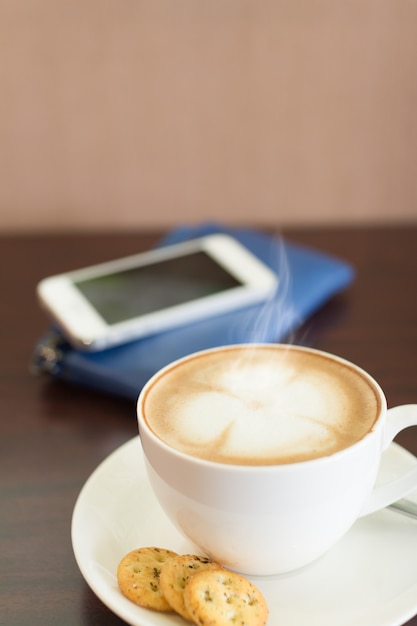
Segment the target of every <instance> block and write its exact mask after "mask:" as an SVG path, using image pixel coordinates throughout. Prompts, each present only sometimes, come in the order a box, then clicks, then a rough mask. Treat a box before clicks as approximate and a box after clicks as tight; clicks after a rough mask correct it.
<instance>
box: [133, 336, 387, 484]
mask: <svg viewBox="0 0 417 626" xmlns="http://www.w3.org/2000/svg"><path fill="white" fill-rule="evenodd" d="M248 348H252V349H253V348H255V349H257V348H269V349H270V348H273V349H289V350H296V351H297V352H307V353H312V354H317V355H319V356H322V357H325V358H327V359H331V360H333V361H337V362H338V363H341V364H342V365H345V366H347V367H350V368H353V369H354V370H355V371H356V372H357V373H358V374H359V375H360V376H362V377H363V378H365V379H366V380H367V381H368V383H369V384H370V385H371V387H372V388H373V389H374V390H375V392H376V394H377V396H378V400H379V410H378V415H377V417H376V419H375V422H374V423H373V425H372V427H371V429H370V430H369V432H367V433H366V434H365V435H364V436H363V437H362V438H361V439H359V440H358V441H355V442H354V443H353V444H351V445H349V446H347V447H346V448H342V449H341V450H338V451H336V452H332V453H330V454H327V455H323V456H320V457H317V458H313V459H306V460H303V461H293V462H287V463H276V464H269V465H263V464H260V463H259V464H253V465H252V464H251V465H248V464H244V463H241V464H239V463H225V462H221V461H210V460H209V459H204V458H201V457H197V456H193V455H191V454H188V453H186V452H182V451H181V450H178V449H177V448H174V447H173V446H171V445H169V444H167V443H166V442H165V441H163V440H162V439H160V438H159V437H158V436H157V435H156V434H155V433H154V431H153V430H152V428H151V427H150V426H149V424H148V423H147V420H146V418H145V417H144V411H143V410H142V409H143V405H144V401H145V399H146V395H147V393H148V390H149V389H150V388H151V387H152V386H153V385H154V384H155V382H156V381H157V380H158V379H159V378H161V377H163V376H164V374H165V373H166V372H169V371H170V370H172V369H173V368H175V367H177V366H180V365H181V364H182V363H186V362H188V361H190V360H191V359H193V358H197V357H200V356H204V355H205V354H212V353H215V352H223V351H225V350H236V349H239V350H245V349H248ZM386 412H387V401H386V397H385V394H384V392H383V390H382V388H381V386H380V385H379V383H378V382H377V381H376V380H375V378H374V377H373V376H372V375H371V374H369V373H368V372H367V371H366V370H364V369H363V368H362V367H360V366H359V365H356V364H355V363H353V362H352V361H349V360H348V359H345V358H344V357H340V356H338V355H335V354H332V353H331V352H326V351H325V350H320V349H317V348H311V347H309V346H299V345H295V344H285V343H270V342H268V343H240V344H228V345H224V346H215V347H212V348H205V349H203V350H198V351H196V352H192V353H190V354H187V355H185V356H183V357H180V358H179V359H175V360H174V361H172V362H170V363H168V364H167V365H165V366H164V367H162V368H160V369H159V370H158V371H157V372H155V374H153V375H152V376H151V377H150V378H149V379H148V381H147V382H146V383H145V385H144V386H143V387H142V389H141V391H140V393H139V395H138V398H137V403H136V415H137V420H138V427H139V436H140V437H141V434H142V432H143V430H145V431H146V436H147V437H148V438H149V439H151V440H152V441H153V442H154V444H156V445H157V446H158V447H160V448H161V449H162V450H165V451H166V452H167V453H169V454H170V455H171V456H173V457H175V458H178V459H183V460H188V462H190V463H192V464H195V465H196V466H200V467H204V466H205V467H210V468H211V469H213V468H223V470H224V469H227V470H229V471H231V470H233V469H234V470H235V471H239V472H242V471H245V472H248V473H254V472H259V471H261V472H265V473H268V472H272V471H277V470H278V469H279V471H284V470H285V469H289V468H296V467H302V468H305V467H306V465H310V464H314V466H318V465H323V464H327V463H329V462H331V460H332V459H334V458H336V457H337V458H341V457H342V456H346V455H348V454H350V453H351V451H352V449H355V450H356V449H358V448H359V447H362V446H364V445H366V443H367V441H368V440H369V438H370V437H373V436H374V434H375V433H376V432H377V431H378V430H379V429H381V428H382V423H383V417H384V415H385V414H386Z"/></svg>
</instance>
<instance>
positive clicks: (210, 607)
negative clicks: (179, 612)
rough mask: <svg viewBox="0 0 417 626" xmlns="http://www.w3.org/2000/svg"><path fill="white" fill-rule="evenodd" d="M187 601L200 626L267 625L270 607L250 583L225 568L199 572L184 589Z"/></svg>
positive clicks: (188, 607) (189, 610) (192, 615)
mask: <svg viewBox="0 0 417 626" xmlns="http://www.w3.org/2000/svg"><path fill="white" fill-rule="evenodd" d="M184 602H185V606H186V609H187V611H188V612H189V614H190V615H191V618H192V620H193V621H194V622H195V623H196V624H198V625H199V626H242V625H244V626H264V624H266V622H267V619H268V606H267V604H266V601H265V599H264V597H263V595H262V594H261V592H260V591H259V589H257V588H256V587H255V585H253V584H252V583H251V582H250V581H249V580H247V579H246V578H243V576H240V575H239V574H235V573H234V572H229V571H227V570H225V569H218V570H212V571H207V570H203V571H200V572H197V573H196V574H195V575H194V576H192V577H191V578H190V579H189V581H188V583H187V585H186V587H185V590H184Z"/></svg>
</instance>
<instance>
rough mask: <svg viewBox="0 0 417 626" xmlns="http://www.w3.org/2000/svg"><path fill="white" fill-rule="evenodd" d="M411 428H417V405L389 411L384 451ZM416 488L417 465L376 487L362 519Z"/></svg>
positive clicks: (397, 407)
mask: <svg viewBox="0 0 417 626" xmlns="http://www.w3.org/2000/svg"><path fill="white" fill-rule="evenodd" d="M409 426H417V404H405V405H403V406H396V407H394V408H392V409H389V410H388V411H387V417H386V422H385V432H384V441H383V450H385V449H386V448H388V446H389V445H390V444H391V443H392V441H393V439H394V437H395V436H396V435H398V433H399V432H400V431H402V430H404V429H405V428H408V427H409ZM416 488H417V465H416V467H414V468H413V469H411V470H409V471H407V472H405V473H404V474H402V475H401V476H398V477H397V478H395V479H394V480H392V481H389V482H388V483H385V484H383V485H379V486H377V487H374V489H373V491H372V492H371V495H370V496H369V498H368V500H367V502H366V504H365V506H364V508H363V509H362V511H361V513H360V517H363V516H364V515H369V513H373V512H374V511H378V510H380V509H383V508H385V507H386V506H389V505H390V504H393V503H394V502H395V501H396V500H399V499H400V498H404V497H405V496H406V495H407V494H408V493H410V491H413V490H414V489H416Z"/></svg>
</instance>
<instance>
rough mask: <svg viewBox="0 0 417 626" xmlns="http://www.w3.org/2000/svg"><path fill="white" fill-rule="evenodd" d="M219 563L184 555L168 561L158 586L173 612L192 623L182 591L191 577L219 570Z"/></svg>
mask: <svg viewBox="0 0 417 626" xmlns="http://www.w3.org/2000/svg"><path fill="white" fill-rule="evenodd" d="M220 567H221V566H220V565H219V563H216V562H215V561H212V560H211V559H209V558H207V557H203V556H196V555H194V554H184V555H182V556H176V557H173V558H172V559H169V561H167V562H166V563H165V565H164V566H163V568H162V570H161V577H160V585H161V589H162V591H163V593H164V596H165V598H166V599H167V600H168V602H169V604H170V605H171V606H172V608H173V609H174V611H176V613H178V614H179V615H181V616H182V617H184V618H185V619H188V620H190V621H192V618H191V615H190V614H189V612H188V611H187V609H186V607H185V603H184V589H185V586H186V584H187V583H188V581H189V579H190V578H191V576H193V575H194V574H195V573H196V572H199V571H201V570H203V569H204V570H208V569H209V570H213V569H219V568H220Z"/></svg>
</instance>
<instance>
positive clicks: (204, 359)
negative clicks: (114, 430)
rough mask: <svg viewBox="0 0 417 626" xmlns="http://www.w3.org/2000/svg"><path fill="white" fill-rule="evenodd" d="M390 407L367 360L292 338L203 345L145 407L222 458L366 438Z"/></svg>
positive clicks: (309, 452) (276, 457)
mask: <svg viewBox="0 0 417 626" xmlns="http://www.w3.org/2000/svg"><path fill="white" fill-rule="evenodd" d="M380 408H381V401H380V397H379V394H378V392H377V389H376V388H375V386H374V385H373V384H372V381H371V380H370V379H369V378H368V377H367V376H366V374H365V373H363V372H361V370H359V369H357V368H355V367H354V366H353V365H351V364H349V363H347V362H345V361H342V360H338V359H337V358H333V357H331V356H327V355H326V354H324V353H321V352H318V351H314V350H310V349H305V348H298V347H295V346H285V345H282V344H281V345H280V344H277V345H264V346H260V345H257V346H254V347H251V346H244V347H243V346H240V347H231V348H228V347H226V348H222V349H220V350H214V351H208V352H203V353H200V354H196V355H194V356H192V357H190V358H189V359H187V360H184V361H180V362H178V363H176V364H173V365H172V366H171V367H170V368H168V369H166V370H164V371H163V372H162V373H160V374H159V375H157V376H156V377H155V378H154V380H153V381H152V384H150V386H149V387H148V389H147V392H146V394H145V397H144V400H143V412H144V417H145V419H146V421H147V423H148V425H149V427H150V429H151V430H152V431H153V432H154V433H155V435H156V436H157V437H159V438H160V439H161V440H162V441H164V442H165V443H167V444H168V445H169V446H171V447H173V448H176V449H177V450H179V451H181V452H183V453H185V454H189V455H192V456H195V457H199V458H202V459H207V460H209V461H214V462H218V463H228V464H238V465H276V464H285V463H294V462H299V461H306V460H310V459H315V458H319V457H323V456H327V455H330V454H333V453H335V452H338V451H340V450H343V449H344V448H347V447H349V446H350V445H352V444H354V443H355V442H357V441H359V440H360V439H362V438H363V437H364V436H365V435H366V434H367V433H368V432H369V431H370V430H371V429H372V427H373V425H374V423H375V421H376V419H377V417H378V415H379V412H380Z"/></svg>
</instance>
